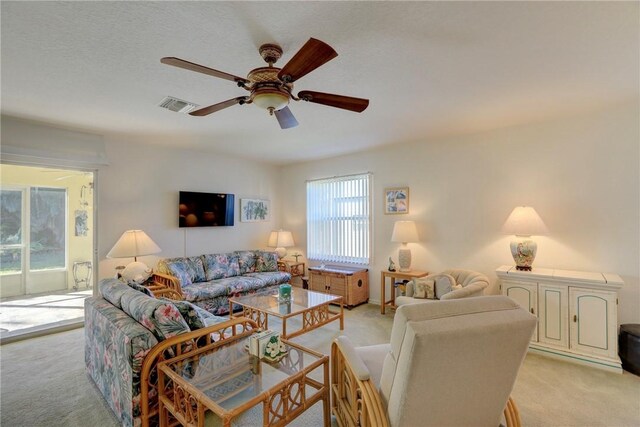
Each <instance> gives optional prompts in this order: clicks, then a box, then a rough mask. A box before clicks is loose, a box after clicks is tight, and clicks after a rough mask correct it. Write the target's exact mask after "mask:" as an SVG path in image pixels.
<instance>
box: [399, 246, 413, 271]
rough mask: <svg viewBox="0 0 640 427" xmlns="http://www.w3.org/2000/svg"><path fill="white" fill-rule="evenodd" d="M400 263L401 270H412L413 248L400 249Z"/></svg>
mask: <svg viewBox="0 0 640 427" xmlns="http://www.w3.org/2000/svg"><path fill="white" fill-rule="evenodd" d="M398 264H399V265H400V271H404V272H406V271H411V249H408V248H400V249H398Z"/></svg>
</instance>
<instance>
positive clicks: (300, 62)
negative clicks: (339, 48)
mask: <svg viewBox="0 0 640 427" xmlns="http://www.w3.org/2000/svg"><path fill="white" fill-rule="evenodd" d="M336 56H338V54H337V53H336V51H335V50H333V48H332V47H331V46H329V45H328V44H326V43H325V42H323V41H320V40H318V39H314V38H310V39H309V41H307V42H306V43H305V44H304V46H302V48H300V50H299V51H298V52H297V53H296V54H295V55H294V56H293V58H291V59H290V60H289V62H287V64H286V65H285V66H284V68H282V70H280V72H279V73H278V78H279V79H280V80H282V81H283V82H285V83H293V82H295V81H296V80H298V79H299V78H300V77H302V76H304V75H306V74H308V73H310V72H311V71H313V70H315V69H316V68H318V67H319V66H321V65H322V64H325V63H327V62H329V61H331V60H332V59H333V58H335V57H336Z"/></svg>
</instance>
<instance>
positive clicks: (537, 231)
mask: <svg viewBox="0 0 640 427" xmlns="http://www.w3.org/2000/svg"><path fill="white" fill-rule="evenodd" d="M502 232H503V233H504V234H515V235H516V236H532V235H537V236H540V235H544V234H547V226H546V225H545V224H544V222H543V221H542V218H540V215H538V212H536V210H535V209H533V208H532V207H531V206H518V207H517V208H515V209H514V210H513V212H511V215H509V218H507V221H506V222H505V223H504V225H503V226H502Z"/></svg>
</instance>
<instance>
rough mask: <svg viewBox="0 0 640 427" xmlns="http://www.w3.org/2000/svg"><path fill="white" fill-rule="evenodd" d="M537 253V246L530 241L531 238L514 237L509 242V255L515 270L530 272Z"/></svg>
mask: <svg viewBox="0 0 640 427" xmlns="http://www.w3.org/2000/svg"><path fill="white" fill-rule="evenodd" d="M537 251H538V245H537V243H536V242H534V241H533V240H531V236H516V239H515V240H512V241H511V255H512V256H513V260H514V261H515V262H516V270H522V271H531V266H532V265H533V260H534V259H535V258H536V252H537Z"/></svg>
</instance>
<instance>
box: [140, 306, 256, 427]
mask: <svg viewBox="0 0 640 427" xmlns="http://www.w3.org/2000/svg"><path fill="white" fill-rule="evenodd" d="M257 328H258V325H257V324H256V322H254V321H253V320H251V319H247V318H245V317H236V318H234V319H231V320H228V321H226V322H222V323H218V324H216V325H212V326H208V327H206V328H202V329H198V330H196V331H192V332H188V333H186V334H181V335H176V336H174V337H171V338H168V339H166V340H164V341H162V342H159V343H158V344H156V345H155V346H153V347H152V348H151V350H149V353H147V355H146V356H145V358H144V360H143V362H142V373H141V376H140V386H141V397H140V408H141V419H142V427H149V426H150V425H157V424H158V422H157V421H158V419H157V417H158V414H159V410H158V400H157V399H158V383H157V381H158V372H157V365H158V363H159V362H162V361H165V360H169V359H172V358H174V357H178V356H182V355H187V354H191V353H199V352H201V351H205V350H207V349H209V348H214V347H219V346H221V345H223V344H225V343H226V342H228V341H230V340H235V339H239V338H242V337H244V336H248V335H251V334H252V331H253V330H254V329H257ZM151 398H153V399H154V402H153V403H151V402H150V400H151Z"/></svg>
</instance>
